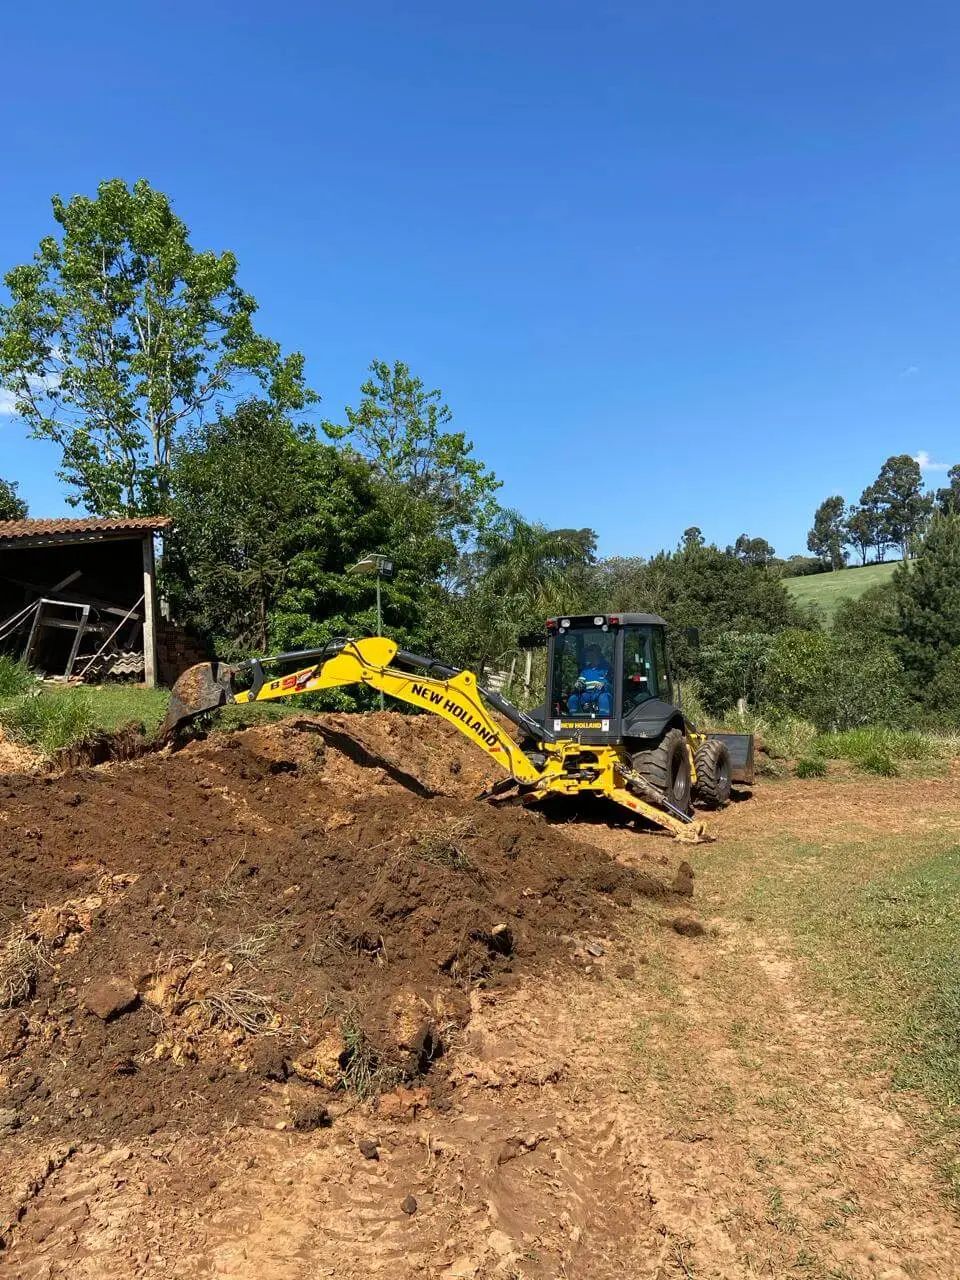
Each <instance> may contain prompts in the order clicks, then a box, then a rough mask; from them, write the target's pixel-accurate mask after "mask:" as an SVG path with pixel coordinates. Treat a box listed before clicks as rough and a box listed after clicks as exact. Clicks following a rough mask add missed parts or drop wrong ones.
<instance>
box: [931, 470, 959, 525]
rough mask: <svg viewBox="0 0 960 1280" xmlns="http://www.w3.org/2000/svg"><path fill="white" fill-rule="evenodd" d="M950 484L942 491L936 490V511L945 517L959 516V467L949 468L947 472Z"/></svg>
mask: <svg viewBox="0 0 960 1280" xmlns="http://www.w3.org/2000/svg"><path fill="white" fill-rule="evenodd" d="M947 479H948V480H949V481H950V483H949V484H948V485H947V486H946V488H944V489H938V490H937V499H936V502H937V510H938V511H939V512H941V514H943V515H945V516H958V515H960V466H955V467H951V468H950V470H949V471H948V472H947Z"/></svg>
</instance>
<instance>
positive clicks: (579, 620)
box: [547, 613, 667, 627]
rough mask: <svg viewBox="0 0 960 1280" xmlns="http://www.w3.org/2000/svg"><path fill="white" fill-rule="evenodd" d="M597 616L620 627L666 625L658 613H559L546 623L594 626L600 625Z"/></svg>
mask: <svg viewBox="0 0 960 1280" xmlns="http://www.w3.org/2000/svg"><path fill="white" fill-rule="evenodd" d="M597 618H601V619H602V620H603V622H606V623H608V624H609V623H611V621H613V625H614V626H621V627H637V626H642V627H665V626H666V625H667V622H666V619H665V618H661V617H660V615H659V614H658V613H606V614H601V613H561V614H558V615H557V616H556V617H555V618H548V619H547V623H548V625H549V624H550V623H553V625H554V626H559V624H560V623H561V622H566V621H569V623H570V626H571V627H594V626H598V625H600V624H599V623H598V622H597ZM614 620H615V621H614Z"/></svg>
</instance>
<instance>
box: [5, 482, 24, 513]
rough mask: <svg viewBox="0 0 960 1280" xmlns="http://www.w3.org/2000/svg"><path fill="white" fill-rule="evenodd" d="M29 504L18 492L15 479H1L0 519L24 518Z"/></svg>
mask: <svg viewBox="0 0 960 1280" xmlns="http://www.w3.org/2000/svg"><path fill="white" fill-rule="evenodd" d="M26 515H27V504H26V502H24V500H23V498H21V497H20V496H19V495H18V494H17V483H16V481H15V480H2V479H0V520H24V519H25V518H26Z"/></svg>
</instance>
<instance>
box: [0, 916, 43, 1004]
mask: <svg viewBox="0 0 960 1280" xmlns="http://www.w3.org/2000/svg"><path fill="white" fill-rule="evenodd" d="M46 963H47V952H46V948H45V947H44V945H43V943H42V942H40V941H38V940H37V939H35V938H31V937H30V935H29V934H28V933H27V932H26V931H25V930H24V929H14V931H13V933H12V934H11V935H10V937H9V938H8V940H7V942H6V944H5V945H4V948H3V951H2V952H0V1009H14V1008H16V1006H17V1005H18V1004H23V1002H24V1001H25V1000H29V999H30V997H31V996H32V995H33V993H34V990H35V989H36V985H37V977H38V975H39V973H40V970H41V968H42V967H43V966H44V964H46Z"/></svg>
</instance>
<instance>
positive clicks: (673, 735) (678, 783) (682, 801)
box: [630, 729, 692, 813]
mask: <svg viewBox="0 0 960 1280" xmlns="http://www.w3.org/2000/svg"><path fill="white" fill-rule="evenodd" d="M630 763H631V764H632V765H633V767H634V769H636V771H637V773H639V774H640V776H641V777H642V778H643V779H644V780H645V781H646V782H649V783H650V785H651V786H653V787H656V789H657V790H658V791H659V792H660V793H661V794H662V795H663V796H665V797H666V799H667V800H669V801H670V803H671V804H672V805H673V807H674V808H675V809H679V810H680V812H681V813H689V812H690V809H691V807H692V805H691V794H690V793H691V786H690V752H689V750H688V749H687V740H686V738H685V737H684V735H683V733H682V731H681V730H680V729H668V730H667V732H666V733H665V734H664V735H663V737H662V738H661V739H660V741H659V742H658V743H657V745H656V746H655V747H651V748H648V749H647V750H646V751H635V752H634V753H633V754H632V755H631V757H630Z"/></svg>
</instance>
